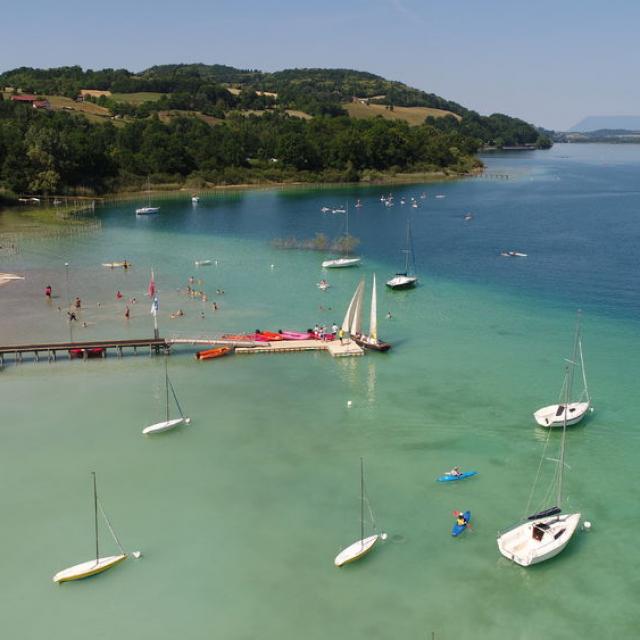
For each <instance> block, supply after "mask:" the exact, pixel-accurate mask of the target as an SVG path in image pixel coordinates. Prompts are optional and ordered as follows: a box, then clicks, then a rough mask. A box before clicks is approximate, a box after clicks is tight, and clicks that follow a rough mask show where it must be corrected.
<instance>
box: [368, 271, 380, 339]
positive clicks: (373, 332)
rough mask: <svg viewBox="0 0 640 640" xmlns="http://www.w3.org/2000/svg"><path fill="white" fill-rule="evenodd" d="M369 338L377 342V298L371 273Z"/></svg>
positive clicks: (374, 279)
mask: <svg viewBox="0 0 640 640" xmlns="http://www.w3.org/2000/svg"><path fill="white" fill-rule="evenodd" d="M369 340H370V341H371V342H373V343H374V344H377V342H378V299H377V294H376V274H375V273H374V274H373V286H372V288H371V315H370V316H369Z"/></svg>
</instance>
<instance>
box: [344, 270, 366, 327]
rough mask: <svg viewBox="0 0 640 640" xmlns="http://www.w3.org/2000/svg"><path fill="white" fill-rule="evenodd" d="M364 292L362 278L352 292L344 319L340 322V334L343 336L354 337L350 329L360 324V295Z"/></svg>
mask: <svg viewBox="0 0 640 640" xmlns="http://www.w3.org/2000/svg"><path fill="white" fill-rule="evenodd" d="M363 292H364V278H363V279H362V280H360V282H358V286H357V287H356V290H355V291H354V292H353V296H351V301H350V302H349V306H348V307H347V311H346V313H345V314H344V319H343V320H342V325H341V329H342V333H343V335H344V336H349V335H354V334H353V333H352V329H356V328H357V327H358V325H359V323H360V320H359V315H360V311H359V309H360V306H361V304H362V295H363Z"/></svg>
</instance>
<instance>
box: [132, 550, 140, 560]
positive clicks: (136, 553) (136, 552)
mask: <svg viewBox="0 0 640 640" xmlns="http://www.w3.org/2000/svg"><path fill="white" fill-rule="evenodd" d="M131 555H132V556H133V557H134V558H135V559H136V560H140V558H142V551H133V552H132V553H131Z"/></svg>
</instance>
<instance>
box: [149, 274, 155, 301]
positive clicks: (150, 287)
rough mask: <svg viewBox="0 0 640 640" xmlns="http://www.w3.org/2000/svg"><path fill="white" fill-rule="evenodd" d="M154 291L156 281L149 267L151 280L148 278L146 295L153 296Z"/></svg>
mask: <svg viewBox="0 0 640 640" xmlns="http://www.w3.org/2000/svg"><path fill="white" fill-rule="evenodd" d="M155 293H156V281H155V279H154V277H153V269H151V280H149V286H148V287H147V295H148V296H149V297H150V298H153V296H154V295H155Z"/></svg>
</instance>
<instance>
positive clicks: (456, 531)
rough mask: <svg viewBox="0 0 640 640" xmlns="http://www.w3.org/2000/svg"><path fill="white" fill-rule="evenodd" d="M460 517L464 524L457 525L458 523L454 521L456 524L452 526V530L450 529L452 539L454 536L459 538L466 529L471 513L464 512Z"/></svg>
mask: <svg viewBox="0 0 640 640" xmlns="http://www.w3.org/2000/svg"><path fill="white" fill-rule="evenodd" d="M462 517H463V518H464V524H458V522H457V521H456V523H455V524H454V525H453V529H451V535H452V536H453V537H454V538H455V537H456V536H459V535H460V534H461V533H462V532H463V531H464V530H465V529H466V528H467V523H468V522H469V521H470V520H471V511H465V512H464V513H463V514H462Z"/></svg>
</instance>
